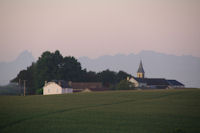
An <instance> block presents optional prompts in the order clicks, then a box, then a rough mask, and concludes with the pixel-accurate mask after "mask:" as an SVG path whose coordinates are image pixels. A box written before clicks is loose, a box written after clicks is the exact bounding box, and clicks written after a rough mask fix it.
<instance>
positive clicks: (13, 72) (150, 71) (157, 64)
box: [0, 51, 200, 88]
mask: <svg viewBox="0 0 200 133" xmlns="http://www.w3.org/2000/svg"><path fill="white" fill-rule="evenodd" d="M140 60H141V61H142V63H143V67H144V70H145V76H146V77H148V78H166V79H176V80H178V81H180V82H182V83H183V84H185V85H186V87H198V88H200V57H194V56H190V55H183V56H176V55H168V54H163V53H158V52H153V51H142V52H140V53H138V54H133V53H132V54H128V55H125V54H116V55H113V56H111V55H104V56H100V57H98V58H95V59H91V58H89V57H80V58H78V61H79V62H80V63H81V65H82V68H86V69H87V70H88V71H89V70H90V71H95V72H99V71H102V70H106V69H110V70H113V71H119V70H123V71H125V72H127V73H130V74H132V75H133V76H136V72H137V69H138V67H139V63H140ZM34 61H35V59H34V57H33V55H32V54H31V53H30V52H28V51H24V52H22V53H21V54H20V55H19V56H18V57H17V58H16V59H15V60H14V61H11V62H0V85H6V84H8V83H9V81H10V80H11V79H13V78H14V77H16V76H17V74H18V73H19V72H20V71H21V70H23V69H26V68H27V67H28V66H30V65H31V63H32V62H34Z"/></svg>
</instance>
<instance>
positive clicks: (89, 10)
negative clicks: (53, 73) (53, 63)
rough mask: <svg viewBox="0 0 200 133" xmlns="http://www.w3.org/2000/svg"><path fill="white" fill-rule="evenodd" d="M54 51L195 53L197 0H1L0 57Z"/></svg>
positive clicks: (199, 45)
mask: <svg viewBox="0 0 200 133" xmlns="http://www.w3.org/2000/svg"><path fill="white" fill-rule="evenodd" d="M56 49H58V50H60V51H61V53H62V54H63V55H65V56H67V55H72V56H75V57H80V56H88V57H91V58H94V57H98V56H101V55H105V54H109V55H114V54H117V53H124V54H129V53H138V52H140V51H142V50H153V51H157V52H162V53H167V54H175V55H183V54H184V55H188V54H190V55H193V56H198V57H200V0H98V1H97V0H84V1H83V0H17V1H16V0H1V1H0V61H9V60H13V59H15V58H16V56H17V55H18V54H19V53H20V52H22V51H24V50H28V51H30V52H32V54H33V55H34V56H35V57H38V56H39V55H40V54H41V53H42V52H43V51H46V50H50V51H55V50H56Z"/></svg>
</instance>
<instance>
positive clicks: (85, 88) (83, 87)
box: [70, 82, 108, 92]
mask: <svg viewBox="0 0 200 133" xmlns="http://www.w3.org/2000/svg"><path fill="white" fill-rule="evenodd" d="M70 84H71V87H72V88H73V91H74V92H91V91H105V90H108V88H105V87H103V85H102V83H101V82H71V83H70Z"/></svg>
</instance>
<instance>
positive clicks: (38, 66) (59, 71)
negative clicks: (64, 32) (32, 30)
mask: <svg viewBox="0 0 200 133" xmlns="http://www.w3.org/2000/svg"><path fill="white" fill-rule="evenodd" d="M128 76H131V75H130V74H128V73H126V72H124V71H119V72H114V71H111V70H109V69H107V70H104V71H101V72H98V73H96V72H94V71H87V70H86V69H82V67H81V64H80V63H79V62H78V60H77V59H76V58H74V57H73V56H66V57H63V56H62V55H61V54H60V52H59V51H58V50H56V51H55V52H49V51H45V52H43V53H42V55H41V56H40V57H39V58H38V60H37V61H36V62H33V63H32V65H31V66H29V67H27V69H25V70H22V71H20V72H19V73H18V75H17V76H16V77H15V78H14V79H13V80H11V82H19V81H23V80H26V86H27V92H28V93H29V94H36V93H41V92H40V90H41V88H42V87H43V86H44V83H45V81H51V80H55V79H56V80H65V81H72V82H102V83H103V85H104V86H105V87H109V88H110V89H119V87H120V85H121V84H124V83H125V81H123V82H121V84H118V83H120V81H122V80H124V79H126V77H128ZM20 84H21V83H20ZM117 84H118V85H117ZM126 85H127V84H126Z"/></svg>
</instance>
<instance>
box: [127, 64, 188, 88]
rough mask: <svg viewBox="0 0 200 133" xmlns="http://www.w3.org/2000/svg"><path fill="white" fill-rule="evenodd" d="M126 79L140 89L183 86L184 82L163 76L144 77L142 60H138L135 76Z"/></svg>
mask: <svg viewBox="0 0 200 133" xmlns="http://www.w3.org/2000/svg"><path fill="white" fill-rule="evenodd" d="M127 80H128V81H129V82H131V83H133V84H134V86H135V87H136V88H141V89H170V88H184V84H182V83H180V82H179V81H177V80H174V79H170V80H168V79H165V78H146V77H145V71H144V68H143V65H142V61H140V65H139V68H138V71H137V77H127Z"/></svg>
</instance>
